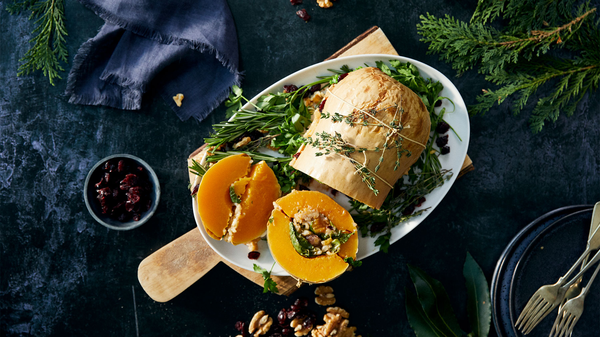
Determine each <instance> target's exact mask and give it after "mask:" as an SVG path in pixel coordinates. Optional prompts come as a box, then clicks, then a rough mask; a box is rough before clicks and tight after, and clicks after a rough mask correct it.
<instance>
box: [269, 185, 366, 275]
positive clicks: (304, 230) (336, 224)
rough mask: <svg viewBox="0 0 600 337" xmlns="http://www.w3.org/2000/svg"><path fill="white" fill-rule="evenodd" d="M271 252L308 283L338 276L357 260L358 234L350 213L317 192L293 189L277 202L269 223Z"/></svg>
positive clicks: (287, 268) (293, 273) (283, 266)
mask: <svg viewBox="0 0 600 337" xmlns="http://www.w3.org/2000/svg"><path fill="white" fill-rule="evenodd" d="M267 240H268V242H269V248H270V250H271V255H273V258H274V259H275V261H277V263H278V264H279V265H280V266H281V267H282V268H283V269H284V270H286V271H287V272H288V273H290V275H292V276H293V277H295V278H297V279H299V280H301V281H304V282H307V283H323V282H328V281H330V280H333V279H335V278H336V277H338V276H340V275H341V274H343V273H344V272H345V271H346V270H347V269H348V263H347V262H346V261H345V259H346V258H349V257H351V258H353V259H356V252H357V250H358V233H357V229H356V224H355V223H354V220H353V219H352V216H351V215H350V213H349V212H348V211H347V210H346V209H344V208H343V207H342V206H340V205H339V204H338V203H336V202H335V201H334V200H333V199H331V198H330V197H328V196H327V195H325V194H323V193H321V192H317V191H293V192H292V193H290V194H288V195H286V196H284V197H282V198H279V199H278V200H277V201H275V209H274V210H273V212H272V213H271V218H270V219H269V224H268V225H267Z"/></svg>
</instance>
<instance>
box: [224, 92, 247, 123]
mask: <svg viewBox="0 0 600 337" xmlns="http://www.w3.org/2000/svg"><path fill="white" fill-rule="evenodd" d="M242 92H243V90H242V88H240V87H238V86H237V85H233V86H232V87H231V93H229V98H227V100H226V101H225V106H226V107H229V108H228V109H227V111H226V114H225V117H227V118H229V117H231V116H233V114H235V113H236V112H237V111H238V110H239V109H241V108H242V98H244V96H242Z"/></svg>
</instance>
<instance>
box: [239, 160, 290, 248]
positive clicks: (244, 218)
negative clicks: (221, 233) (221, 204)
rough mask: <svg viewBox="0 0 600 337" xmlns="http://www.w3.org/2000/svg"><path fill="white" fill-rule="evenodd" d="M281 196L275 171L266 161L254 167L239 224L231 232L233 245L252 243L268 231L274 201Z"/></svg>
mask: <svg viewBox="0 0 600 337" xmlns="http://www.w3.org/2000/svg"><path fill="white" fill-rule="evenodd" d="M279 194H280V187H279V183H278V182H277V177H276V176H275V173H273V170H271V168H270V167H269V166H268V165H267V164H266V163H265V162H264V161H261V162H260V163H258V164H256V165H254V166H253V167H252V172H250V180H249V182H248V185H247V186H246V190H245V192H244V194H243V195H242V198H241V199H242V202H241V204H240V206H241V208H242V210H241V213H240V215H239V217H238V218H237V221H238V224H237V226H236V228H235V229H232V230H231V243H233V244H234V245H237V244H240V243H246V242H249V241H252V240H254V239H256V238H258V237H259V236H261V235H262V234H263V233H264V232H265V231H266V230H267V222H268V221H269V216H270V214H271V210H273V201H275V200H277V198H279ZM233 226H234V225H233V224H232V227H233Z"/></svg>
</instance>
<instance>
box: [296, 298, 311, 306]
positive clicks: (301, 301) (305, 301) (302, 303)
mask: <svg viewBox="0 0 600 337" xmlns="http://www.w3.org/2000/svg"><path fill="white" fill-rule="evenodd" d="M294 305H297V306H299V307H305V308H306V307H307V306H308V298H306V297H300V298H298V299H296V300H295V301H294Z"/></svg>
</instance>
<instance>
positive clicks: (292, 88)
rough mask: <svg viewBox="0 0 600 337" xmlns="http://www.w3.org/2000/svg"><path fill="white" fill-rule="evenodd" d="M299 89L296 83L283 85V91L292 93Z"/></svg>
mask: <svg viewBox="0 0 600 337" xmlns="http://www.w3.org/2000/svg"><path fill="white" fill-rule="evenodd" d="M297 90H298V87H297V86H295V85H294V84H286V85H284V86H283V92H284V93H286V94H287V93H290V92H294V91H297Z"/></svg>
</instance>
